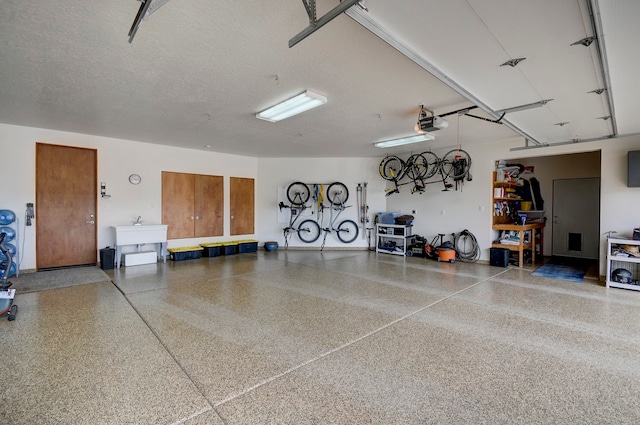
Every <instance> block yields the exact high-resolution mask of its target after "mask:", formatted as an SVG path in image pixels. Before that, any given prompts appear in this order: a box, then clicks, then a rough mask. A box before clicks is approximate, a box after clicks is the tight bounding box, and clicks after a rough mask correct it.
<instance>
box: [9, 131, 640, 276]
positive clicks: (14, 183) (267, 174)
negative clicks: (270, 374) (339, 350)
mask: <svg viewBox="0 0 640 425" xmlns="http://www.w3.org/2000/svg"><path fill="white" fill-rule="evenodd" d="M36 142H45V143H55V144H60V145H68V146H81V147H89V148H96V149H98V181H99V182H101V181H103V182H106V183H107V192H108V193H109V194H110V195H112V198H111V199H110V200H108V201H103V200H100V201H99V202H98V206H99V210H98V223H99V228H98V247H104V246H107V245H112V244H113V242H114V240H113V234H112V232H111V230H110V228H109V226H112V225H120V224H128V223H129V222H130V221H131V220H133V219H134V218H135V217H136V216H138V215H141V216H142V218H143V220H144V221H145V222H146V223H159V222H160V220H161V181H160V179H161V171H163V170H164V171H180V172H191V173H203V174H212V175H222V176H224V177H225V180H224V181H225V218H228V216H229V212H228V208H229V207H228V206H229V190H228V187H229V186H228V185H229V177H230V176H233V177H249V178H255V179H256V210H255V213H256V232H255V235H253V237H255V238H256V239H258V240H260V241H266V240H276V241H279V242H282V228H283V227H284V226H283V225H282V224H281V223H278V218H277V217H278V208H277V195H278V188H279V187H286V186H287V185H288V184H290V183H291V182H293V181H303V182H308V183H326V184H328V183H331V182H333V181H341V182H344V183H346V184H348V185H349V189H350V190H352V194H351V197H350V202H348V204H352V205H356V198H355V195H356V194H355V191H354V190H353V188H354V187H355V186H354V185H355V184H357V183H363V182H367V183H368V204H369V206H370V213H371V214H370V215H372V214H374V213H376V212H378V211H399V212H403V213H411V211H412V210H414V209H415V210H416V211H417V212H416V214H415V221H414V233H416V234H420V235H423V236H427V237H433V236H434V235H436V234H438V233H451V232H459V231H461V230H463V229H468V230H469V231H471V232H472V233H473V234H474V235H475V236H476V238H477V239H478V242H479V244H480V247H481V250H482V259H484V260H487V259H488V257H489V255H488V251H489V247H490V245H491V240H492V239H493V238H494V237H495V235H494V232H493V231H492V230H491V208H492V204H491V184H492V183H491V176H492V171H493V167H494V163H495V161H496V160H498V159H509V158H533V157H543V156H553V155H561V154H565V153H576V152H585V151H594V150H598V149H600V150H601V164H602V175H601V191H602V207H601V219H600V220H601V221H600V228H601V233H604V232H606V231H608V230H615V231H617V232H618V234H620V235H630V234H631V233H632V230H633V228H635V227H638V226H640V217H638V214H637V211H640V188H629V187H627V182H626V170H627V168H626V159H627V151H629V150H640V137H638V136H636V137H628V138H624V139H615V140H604V141H601V142H590V143H581V144H571V145H563V146H556V147H547V148H543V149H529V150H522V151H515V152H513V151H511V150H510V148H512V147H513V144H512V143H510V144H507V143H491V144H483V145H480V146H475V147H474V146H469V147H466V146H464V145H463V148H464V149H465V150H467V151H468V152H469V154H470V155H471V157H472V160H473V163H472V167H471V173H472V175H473V181H471V182H465V185H464V187H463V190H462V191H458V192H456V191H450V192H442V191H441V189H442V187H441V186H439V185H438V184H435V185H433V186H428V187H427V190H426V191H425V193H424V194H422V195H419V194H414V195H411V194H410V193H409V186H405V187H406V188H407V190H403V191H402V192H401V193H400V194H394V195H392V196H390V197H389V198H385V196H384V188H385V185H386V182H385V181H384V180H383V179H382V178H381V177H380V176H379V174H378V165H379V163H380V160H381V159H382V158H383V156H384V154H381V155H380V157H378V158H321V159H317V158H316V159H314V158H309V159H292V158H261V159H257V158H251V157H241V156H234V155H226V154H219V153H214V152H211V153H209V152H204V151H199V150H190V149H180V148H173V147H168V146H160V145H153V144H146V143H140V142H133V141H128V140H120V139H112V138H105V137H99V136H91V135H82V134H74V133H66V132H59V131H52V130H44V129H37V128H29V127H19V126H11V125H4V124H0V154H1V155H2V160H3V161H2V175H3V176H5V178H6V179H7V180H8V181H7V182H6V183H3V184H2V185H0V187H1V189H0V208H7V209H11V210H13V211H15V212H16V214H17V215H18V216H20V217H22V216H23V214H24V210H25V206H26V203H27V202H34V201H35V143H36ZM212 144H213V145H214V146H215V142H213V141H212ZM214 149H215V147H214ZM447 150H448V149H447ZM447 150H442V151H436V152H435V153H437V154H438V155H444V153H445V152H446V151H447ZM407 156H408V155H407ZM557 166H558V167H565V166H566V165H565V164H558V165H557ZM131 173H138V174H140V175H141V176H142V179H143V182H142V184H140V185H138V186H132V185H130V184H129V183H128V180H127V179H128V176H129V174H131ZM36 208H37V205H36ZM350 210H351V211H348V213H349V214H351V217H350V218H355V217H356V214H357V212H356V211H355V207H354V208H351V209H350ZM443 212H444V214H443ZM22 223H24V221H22ZM224 228H225V236H224V237H222V238H209V239H207V240H216V239H225V238H229V236H228V235H229V223H228V220H225V227H224ZM24 236H25V248H24V250H23V262H22V264H21V269H33V268H34V267H35V235H34V227H33V226H32V227H28V228H26V232H24ZM249 237H251V236H249ZM200 241H202V240H200V239H196V240H186V241H180V240H178V241H171V244H170V246H176V245H184V244H197V243H199V242H200ZM319 243H320V242H318V244H319ZM292 245H294V246H295V245H299V246H300V245H301V244H300V242H299V241H296V238H295V237H294V238H292ZM604 245H605V240H604V236H603V239H602V243H601V266H600V270H601V274H603V271H602V270H605V268H604V259H605V256H604V249H605V247H604ZM342 246H344V245H343V244H342V243H340V242H339V241H338V240H337V239H336V238H335V235H330V236H329V237H328V238H327V247H342ZM352 246H355V247H361V248H364V247H366V246H367V241H366V240H365V239H362V238H360V237H359V238H358V240H357V241H356V242H355V243H354V244H353V245H352Z"/></svg>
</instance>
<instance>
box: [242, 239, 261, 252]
mask: <svg viewBox="0 0 640 425" xmlns="http://www.w3.org/2000/svg"><path fill="white" fill-rule="evenodd" d="M246 252H258V241H257V240H255V239H245V240H241V241H238V254H244V253H246Z"/></svg>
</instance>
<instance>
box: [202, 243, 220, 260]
mask: <svg viewBox="0 0 640 425" xmlns="http://www.w3.org/2000/svg"><path fill="white" fill-rule="evenodd" d="M200 246H201V247H202V248H203V250H202V256H203V257H218V256H220V255H222V244H221V243H219V242H218V243H215V242H212V243H201V244H200Z"/></svg>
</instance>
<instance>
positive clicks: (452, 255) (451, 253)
mask: <svg viewBox="0 0 640 425" xmlns="http://www.w3.org/2000/svg"><path fill="white" fill-rule="evenodd" d="M438 261H448V262H450V263H453V262H455V261H456V250H455V249H448V248H444V249H443V248H439V249H438Z"/></svg>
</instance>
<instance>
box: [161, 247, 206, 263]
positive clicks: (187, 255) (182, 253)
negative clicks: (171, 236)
mask: <svg viewBox="0 0 640 425" xmlns="http://www.w3.org/2000/svg"><path fill="white" fill-rule="evenodd" d="M202 251H204V248H202V247H201V246H184V247H180V248H169V255H170V257H171V259H172V260H174V261H182V260H195V259H196V258H201V257H202Z"/></svg>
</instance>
